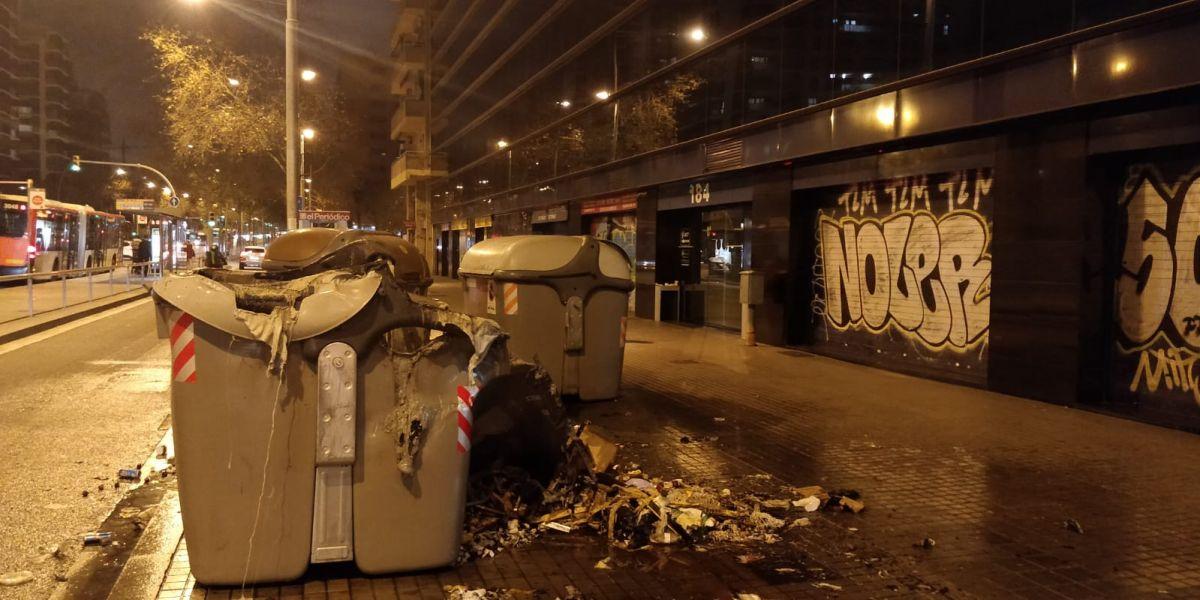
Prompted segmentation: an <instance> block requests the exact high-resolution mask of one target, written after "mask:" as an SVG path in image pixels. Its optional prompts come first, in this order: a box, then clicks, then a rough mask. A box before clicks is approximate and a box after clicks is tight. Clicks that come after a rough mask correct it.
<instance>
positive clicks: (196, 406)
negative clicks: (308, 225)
mask: <svg viewBox="0 0 1200 600" xmlns="http://www.w3.org/2000/svg"><path fill="white" fill-rule="evenodd" d="M289 235H292V234H289ZM286 239H287V236H284V237H283V238H281V240H280V241H283V240H286ZM396 241H398V240H391V241H390V242H396ZM360 246H361V249H367V250H369V248H368V247H367V245H365V244H360ZM399 247H403V244H401V245H400V246H399ZM409 248H410V249H411V251H412V253H413V254H414V255H416V256H418V258H419V254H416V250H415V248H411V247H409ZM268 252H269V250H268ZM359 258H360V259H361V260H359V259H355V260H335V261H331V262H326V263H324V264H325V265H326V266H327V267H335V268H332V270H320V269H312V268H310V267H311V265H312V264H314V263H306V264H301V265H299V266H296V267H293V268H281V269H277V270H274V271H269V272H260V273H252V274H251V273H243V272H237V271H224V270H200V271H196V272H191V273H186V274H183V275H174V276H169V277H167V278H165V279H163V280H162V281H160V282H158V283H157V284H155V286H154V288H153V291H154V298H155V300H156V305H157V307H158V311H157V314H158V321H159V331H160V335H161V336H162V337H169V339H170V343H171V350H172V384H171V412H172V419H173V424H174V435H175V450H176V468H177V472H178V477H179V500H180V506H181V510H182V516H183V525H184V532H185V535H186V536H187V541H188V552H189V557H190V561H191V568H192V572H193V574H194V575H195V577H196V580H197V581H199V582H201V583H204V584H210V585H211V584H218V585H221V584H224V585H228V584H244V583H255V582H266V581H283V580H289V579H294V578H296V577H299V576H300V575H301V574H303V573H304V571H305V569H306V568H307V567H308V565H309V564H310V563H321V562H335V561H354V562H355V563H356V564H357V566H358V568H359V569H361V570H362V571H364V572H366V573H386V572H395V571H405V570H413V569H423V568H430V567H436V566H441V565H446V564H450V563H451V562H453V561H454V559H455V557H456V554H457V551H458V545H459V541H460V535H461V528H462V517H463V509H464V501H465V489H466V478H467V466H468V459H469V450H470V445H471V435H470V433H471V432H470V422H471V415H472V403H473V399H474V396H475V394H476V392H477V390H478V389H479V387H481V386H483V385H484V384H485V383H486V382H487V381H488V380H489V379H490V378H492V377H494V376H497V374H498V373H500V372H502V371H503V370H504V369H505V368H507V365H508V360H507V358H506V354H505V349H504V341H503V340H504V336H503V334H502V333H501V331H500V330H499V328H498V326H497V325H496V324H495V323H494V322H490V321H487V320H486V319H478V318H472V317H468V316H466V315H463V314H460V313H455V312H452V311H450V310H448V309H447V308H446V307H445V305H444V304H441V303H439V302H436V301H433V300H429V299H425V298H422V297H420V296H418V295H415V294H413V293H411V292H412V291H413V290H414V289H419V288H422V287H425V286H427V285H428V283H429V274H428V271H427V270H426V268H425V266H424V261H417V262H415V263H406V264H408V266H407V267H406V266H405V264H394V262H390V261H388V260H387V259H386V258H384V259H383V260H380V257H379V256H377V255H374V254H372V253H371V252H365V253H363V254H361V256H360V257H359ZM417 265H419V266H417ZM405 268H407V269H408V270H407V271H404V269H405ZM425 330H438V331H442V332H443V334H442V335H440V336H438V337H436V339H433V340H432V341H427V338H426V337H425V336H414V335H410V334H411V333H412V332H413V331H422V332H423V331H425ZM464 423H465V424H466V425H465V426H464Z"/></svg>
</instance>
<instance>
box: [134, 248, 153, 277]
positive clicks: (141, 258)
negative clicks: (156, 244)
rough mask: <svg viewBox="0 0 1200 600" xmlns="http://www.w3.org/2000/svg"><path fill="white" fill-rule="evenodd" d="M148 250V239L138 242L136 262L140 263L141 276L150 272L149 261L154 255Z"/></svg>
mask: <svg viewBox="0 0 1200 600" xmlns="http://www.w3.org/2000/svg"><path fill="white" fill-rule="evenodd" d="M150 250H151V247H150V240H147V239H143V240H142V243H141V244H138V248H137V254H138V257H137V262H139V263H141V267H140V270H141V274H142V276H143V277H144V276H146V275H148V274H149V273H150V264H149V263H150V261H151V260H152V259H153V258H154V255H153V254H152V253H151V252H150Z"/></svg>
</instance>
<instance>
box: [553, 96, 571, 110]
mask: <svg viewBox="0 0 1200 600" xmlns="http://www.w3.org/2000/svg"><path fill="white" fill-rule="evenodd" d="M556 104H558V105H559V106H561V107H563V108H571V101H570V100H567V99H566V98H563V99H562V100H559V101H558V102H556Z"/></svg>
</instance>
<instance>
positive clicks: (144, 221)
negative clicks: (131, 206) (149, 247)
mask: <svg viewBox="0 0 1200 600" xmlns="http://www.w3.org/2000/svg"><path fill="white" fill-rule="evenodd" d="M137 222H138V225H146V224H149V223H150V219H148V218H147V217H146V215H138V216H137Z"/></svg>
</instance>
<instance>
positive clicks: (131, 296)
mask: <svg viewBox="0 0 1200 600" xmlns="http://www.w3.org/2000/svg"><path fill="white" fill-rule="evenodd" d="M149 295H150V290H148V289H146V288H144V287H140V286H139V288H138V289H133V290H130V291H128V292H121V293H120V294H116V295H113V296H110V297H108V298H101V299H100V300H93V301H92V302H88V303H86V304H81V305H79V306H74V307H67V308H60V309H58V310H54V311H50V312H46V313H42V314H38V315H34V316H32V317H26V318H27V319H28V320H30V321H31V322H30V323H28V324H24V323H22V321H24V320H25V319H19V320H16V321H10V322H9V323H4V324H0V344H7V343H8V342H12V341H16V340H19V339H21V338H25V337H29V336H31V335H34V334H36V333H41V332H43V331H46V330H47V329H53V328H55V327H58V326H59V325H63V324H66V323H70V322H71V321H75V320H77V319H82V318H84V317H89V316H91V315H94V314H96V313H99V312H103V311H106V310H108V309H110V308H114V307H117V306H121V305H122V304H128V303H130V302H133V301H135V300H140V299H142V298H145V297H147V296H149ZM22 325H24V326H22ZM6 326H11V327H16V329H12V330H10V331H5V330H4V329H5V328H6Z"/></svg>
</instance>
